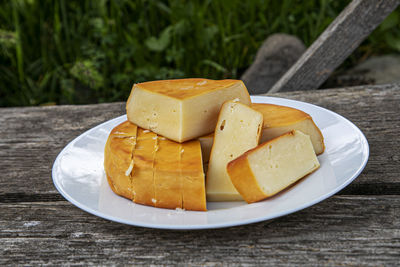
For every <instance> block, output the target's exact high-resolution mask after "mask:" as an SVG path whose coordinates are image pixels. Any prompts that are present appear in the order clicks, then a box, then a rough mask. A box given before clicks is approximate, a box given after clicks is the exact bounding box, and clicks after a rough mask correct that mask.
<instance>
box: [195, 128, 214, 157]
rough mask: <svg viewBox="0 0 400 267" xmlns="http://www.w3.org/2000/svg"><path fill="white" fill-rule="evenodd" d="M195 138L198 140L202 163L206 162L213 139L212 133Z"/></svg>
mask: <svg viewBox="0 0 400 267" xmlns="http://www.w3.org/2000/svg"><path fill="white" fill-rule="evenodd" d="M197 140H199V141H200V145H201V154H202V157H203V163H207V162H208V161H209V160H210V154H211V148H212V145H213V141H214V133H210V134H207V135H203V136H200V137H199V138H197Z"/></svg>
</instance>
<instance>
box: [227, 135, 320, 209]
mask: <svg viewBox="0 0 400 267" xmlns="http://www.w3.org/2000/svg"><path fill="white" fill-rule="evenodd" d="M319 166H320V164H319V162H318V159H317V156H316V155H315V152H314V148H313V146H312V143H311V140H310V137H309V136H308V135H305V134H304V133H302V132H301V131H291V132H289V133H286V134H284V135H282V136H279V137H277V138H275V139H272V140H270V141H268V142H266V143H263V144H261V145H259V146H258V147H256V148H254V149H252V150H250V151H247V152H246V153H244V154H243V155H242V156H240V157H238V158H237V159H235V160H233V161H231V162H229V164H228V167H227V169H228V174H229V176H230V179H231V181H232V183H233V184H234V186H235V188H236V189H237V190H238V191H239V192H240V194H241V196H242V197H243V198H244V200H246V202H248V203H252V202H256V201H259V200H262V199H265V198H267V197H270V196H273V195H275V194H276V193H278V192H280V191H282V190H283V189H285V188H286V187H288V186H290V185H291V184H293V183H295V182H296V181H298V180H299V179H301V178H303V177H304V176H306V175H307V174H309V173H311V172H313V171H315V170H316V169H318V168H319Z"/></svg>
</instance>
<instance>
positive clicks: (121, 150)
mask: <svg viewBox="0 0 400 267" xmlns="http://www.w3.org/2000/svg"><path fill="white" fill-rule="evenodd" d="M136 131H137V127H136V125H134V124H132V123H130V122H128V121H125V122H123V123H121V124H120V125H118V126H117V127H115V128H114V129H113V130H112V131H111V133H110V135H109V138H108V139H107V143H106V145H105V148H104V168H105V169H106V170H107V171H106V174H107V181H108V183H109V185H110V187H111V189H112V190H113V191H114V192H115V193H117V194H118V195H121V196H124V197H126V198H129V199H132V197H133V195H132V191H131V179H130V173H131V171H132V169H133V160H132V151H133V149H134V147H135V145H136Z"/></svg>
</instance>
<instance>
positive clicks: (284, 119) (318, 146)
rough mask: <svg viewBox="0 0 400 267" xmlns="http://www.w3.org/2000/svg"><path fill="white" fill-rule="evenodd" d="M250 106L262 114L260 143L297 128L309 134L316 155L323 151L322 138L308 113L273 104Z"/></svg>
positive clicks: (254, 104)
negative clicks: (262, 122)
mask: <svg viewBox="0 0 400 267" xmlns="http://www.w3.org/2000/svg"><path fill="white" fill-rule="evenodd" d="M251 107H252V108H253V109H255V110H257V111H259V112H261V113H262V114H263V116H264V125H263V130H262V134H261V141H260V142H261V143H263V142H266V141H268V140H271V139H273V138H275V137H278V136H280V135H282V134H284V133H287V132H290V131H292V130H299V131H301V132H303V133H305V134H307V135H309V136H310V138H311V142H312V144H313V147H314V150H315V153H316V154H317V155H319V154H321V153H323V152H324V149H325V146H324V138H323V136H322V133H321V131H320V130H319V129H318V127H317V126H316V124H315V123H314V121H313V119H312V118H311V116H310V115H309V114H307V113H305V112H303V111H301V110H298V109H295V108H290V107H286V106H279V105H273V104H258V103H253V104H252V105H251Z"/></svg>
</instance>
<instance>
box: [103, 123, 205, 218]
mask: <svg viewBox="0 0 400 267" xmlns="http://www.w3.org/2000/svg"><path fill="white" fill-rule="evenodd" d="M104 157H105V161H104V168H105V172H106V174H107V178H108V181H109V184H110V187H111V189H112V190H113V191H114V192H115V193H116V194H118V195H121V196H123V197H126V198H128V199H131V200H133V201H134V202H135V203H138V204H143V205H148V206H155V207H159V208H169V209H176V208H178V209H182V208H183V209H187V210H199V211H204V210H207V208H206V194H205V180H204V173H203V164H202V155H201V147H200V142H199V141H198V140H196V141H190V142H185V143H182V144H180V143H177V142H173V141H171V140H168V139H167V138H165V137H163V136H159V135H157V134H155V133H153V132H151V131H149V130H144V129H142V128H139V127H137V126H136V125H134V124H132V123H130V122H124V123H122V124H121V125H118V126H117V127H115V128H114V129H113V130H112V132H111V134H110V136H109V138H108V141H107V144H106V147H105V154H104Z"/></svg>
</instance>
